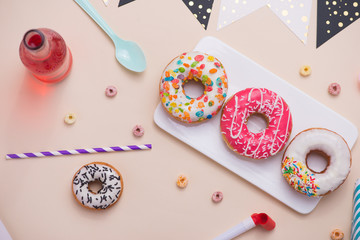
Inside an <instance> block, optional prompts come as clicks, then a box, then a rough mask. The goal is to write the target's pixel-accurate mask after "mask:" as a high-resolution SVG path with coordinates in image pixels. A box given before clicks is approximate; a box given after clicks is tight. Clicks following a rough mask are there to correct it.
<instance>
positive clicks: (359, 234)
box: [350, 178, 360, 240]
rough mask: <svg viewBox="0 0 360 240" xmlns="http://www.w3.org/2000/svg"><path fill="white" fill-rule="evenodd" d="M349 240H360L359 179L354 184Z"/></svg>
mask: <svg viewBox="0 0 360 240" xmlns="http://www.w3.org/2000/svg"><path fill="white" fill-rule="evenodd" d="M350 239H351V240H358V239H360V178H359V179H357V180H356V182H355V188H354V198H353V218H352V226H351V238H350Z"/></svg>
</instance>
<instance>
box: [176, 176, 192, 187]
mask: <svg viewBox="0 0 360 240" xmlns="http://www.w3.org/2000/svg"><path fill="white" fill-rule="evenodd" d="M188 182H189V180H188V179H187V177H186V176H184V175H180V176H179V177H178V178H177V181H176V185H177V186H178V187H179V188H185V187H186V186H187V184H188Z"/></svg>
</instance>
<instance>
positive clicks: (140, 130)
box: [132, 125, 144, 137]
mask: <svg viewBox="0 0 360 240" xmlns="http://www.w3.org/2000/svg"><path fill="white" fill-rule="evenodd" d="M132 131H133V134H134V135H135V136H136V137H141V136H142V135H144V128H143V127H142V126H141V125H135V127H134V128H133V130H132Z"/></svg>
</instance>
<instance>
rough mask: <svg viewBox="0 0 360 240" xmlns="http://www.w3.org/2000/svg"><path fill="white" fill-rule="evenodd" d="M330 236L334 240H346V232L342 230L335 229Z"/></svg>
mask: <svg viewBox="0 0 360 240" xmlns="http://www.w3.org/2000/svg"><path fill="white" fill-rule="evenodd" d="M330 236H331V239H332V240H342V239H344V232H343V231H341V230H340V229H334V230H333V231H332V232H331V234H330Z"/></svg>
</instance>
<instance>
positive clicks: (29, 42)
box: [19, 28, 72, 83]
mask: <svg viewBox="0 0 360 240" xmlns="http://www.w3.org/2000/svg"><path fill="white" fill-rule="evenodd" d="M19 54H20V58H21V61H22V62H23V64H24V65H25V66H26V67H27V68H28V69H29V70H30V71H31V72H32V74H33V75H34V76H35V77H36V78H38V79H39V80H41V81H43V82H48V83H55V82H59V81H61V80H63V79H64V78H65V77H66V76H67V75H68V74H69V72H70V69H71V65H72V56H71V52H70V50H69V48H68V47H67V46H66V44H65V41H64V39H63V38H62V37H61V36H60V35H59V34H58V33H57V32H55V31H53V30H51V29H47V28H39V29H32V30H29V31H28V32H26V33H25V35H24V38H23V40H22V42H21V44H20V49H19Z"/></svg>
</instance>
